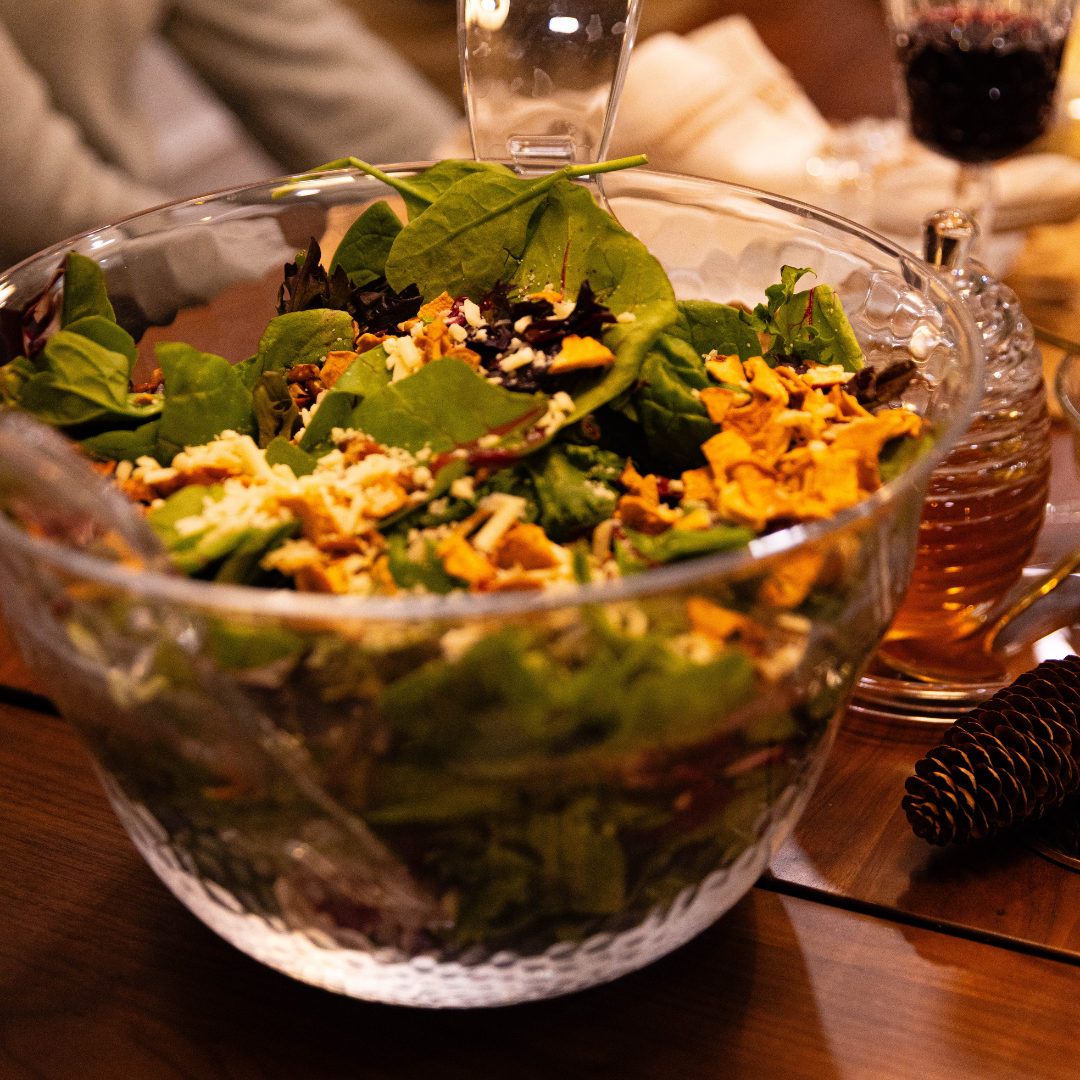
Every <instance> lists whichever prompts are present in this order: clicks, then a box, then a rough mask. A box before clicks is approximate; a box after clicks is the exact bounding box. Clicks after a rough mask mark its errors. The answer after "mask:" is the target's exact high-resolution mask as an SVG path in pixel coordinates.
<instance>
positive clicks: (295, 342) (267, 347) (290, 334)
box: [248, 308, 353, 385]
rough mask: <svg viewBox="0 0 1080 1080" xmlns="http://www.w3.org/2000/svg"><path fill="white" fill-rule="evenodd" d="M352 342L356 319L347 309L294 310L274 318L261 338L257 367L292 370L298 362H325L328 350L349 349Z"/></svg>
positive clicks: (256, 360) (263, 370) (262, 369)
mask: <svg viewBox="0 0 1080 1080" xmlns="http://www.w3.org/2000/svg"><path fill="white" fill-rule="evenodd" d="M352 344H353V321H352V316H351V315H350V314H349V313H348V312H347V311H335V310H333V309H331V308H314V309H312V310H308V311H291V312H289V313H288V314H286V315H278V316H276V317H275V318H273V319H271V320H270V323H269V325H268V326H267V327H266V330H265V331H264V332H263V336H262V338H261V339H260V340H259V351H258V353H257V355H256V359H255V361H254V366H255V367H258V369H259V373H260V374H262V372H265V371H283V372H284V371H288V370H289V368H291V367H294V366H295V365H297V364H317V365H321V364H322V363H323V361H324V360H325V359H326V355H327V353H331V352H341V351H346V350H349V349H351V348H352ZM248 378H250V374H248ZM256 378H257V376H256ZM252 385H253V383H252Z"/></svg>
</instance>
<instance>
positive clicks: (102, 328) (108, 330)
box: [67, 315, 139, 379]
mask: <svg viewBox="0 0 1080 1080" xmlns="http://www.w3.org/2000/svg"><path fill="white" fill-rule="evenodd" d="M67 329H68V330H69V331H71V333H73V334H82V336H83V337H85V338H89V339H90V340H91V341H96V342H97V343H98V344H99V345H100V346H101V347H102V348H103V349H108V350H109V351H110V352H118V353H120V354H121V355H122V356H126V357H127V358H128V378H129V379H130V378H131V372H132V371H133V370H134V368H135V361H136V360H138V358H139V354H138V351H137V350H136V348H135V339H134V338H133V337H132V336H131V335H130V334H129V333H128V332H127V331H126V330H125V329H124V328H123V327H122V326H119V325H118V324H117V323H114V322H110V320H108V319H106V318H105V316H104V315H86V316H84V317H83V318H81V319H76V320H75V322H73V323H71V324H70V325H69V326H68V327H67Z"/></svg>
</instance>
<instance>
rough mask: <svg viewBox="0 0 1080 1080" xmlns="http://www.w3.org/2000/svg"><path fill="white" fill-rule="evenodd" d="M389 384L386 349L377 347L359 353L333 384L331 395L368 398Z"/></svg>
mask: <svg viewBox="0 0 1080 1080" xmlns="http://www.w3.org/2000/svg"><path fill="white" fill-rule="evenodd" d="M389 383H390V370H389V369H388V368H387V366H386V349H384V348H383V346H382V345H377V346H376V347H375V348H374V349H369V350H368V351H367V352H364V353H361V354H360V355H359V356H358V357H357V358H356V359H355V360H354V361H353V362H352V363H351V364H350V365H349V366H348V367H347V368H346V369H345V370H344V371H343V372H342V373H341V375H340V377H339V378H338V381H337V382H336V383H334V388H333V390H331V393H337V394H352V395H353V396H354V397H368V396H370V395H371V394H375V393H378V392H379V391H380V390H382V389H383V387H384V386H387V385H389Z"/></svg>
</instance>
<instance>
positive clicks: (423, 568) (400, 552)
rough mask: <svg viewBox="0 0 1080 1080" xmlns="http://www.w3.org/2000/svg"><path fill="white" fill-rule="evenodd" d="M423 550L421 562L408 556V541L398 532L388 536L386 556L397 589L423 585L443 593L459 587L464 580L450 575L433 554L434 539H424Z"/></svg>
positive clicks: (429, 589)
mask: <svg viewBox="0 0 1080 1080" xmlns="http://www.w3.org/2000/svg"><path fill="white" fill-rule="evenodd" d="M424 546H425V552H424V559H423V561H422V562H414V561H413V560H412V559H410V558H409V550H408V542H407V540H406V539H405V537H404V536H402V535H401V534H400V533H399V534H396V535H394V536H391V537H390V540H389V544H388V548H387V558H388V561H389V565H390V573H391V575H393V578H394V581H395V583H396V584H397V586H398V588H399V589H411V588H413V587H414V586H416V585H423V587H424V588H425V589H427V590H428V592H433V593H439V594H440V595H445V594H446V593H448V592H452V591H453V590H454V589H460V588H461V587H462V585H464V584H465V582H463V581H461V580H459V579H458V578H455V577H451V576H450V575H449V574H448V573H447V572H446V571H445V570H444V569H443V566H442V563H441V562H440V561H439V558H438V556H437V555H436V554H435V547H436V544H435V541H434V540H430V539H429V540H425V542H424Z"/></svg>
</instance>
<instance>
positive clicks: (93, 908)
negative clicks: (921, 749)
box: [0, 707, 1080, 1080]
mask: <svg viewBox="0 0 1080 1080" xmlns="http://www.w3.org/2000/svg"><path fill="white" fill-rule="evenodd" d="M1078 988H1080V972H1078V971H1077V970H1076V969H1075V968H1073V967H1071V966H1068V965H1066V964H1061V963H1057V962H1055V961H1053V960H1047V959H1041V958H1036V957H1030V956H1024V955H1020V954H1017V953H1015V952H1012V951H1009V950H1007V949H1003V948H998V947H995V946H993V945H987V944H980V943H976V942H972V941H965V940H961V939H958V938H956V937H952V936H949V935H947V934H942V933H935V932H933V931H931V930H927V929H923V928H918V927H910V926H902V925H896V924H895V923H892V922H890V921H888V920H885V919H879V918H872V917H869V916H866V915H861V914H857V913H852V912H849V911H844V910H839V909H836V908H833V907H830V906H828V905H826V904H821V903H814V902H811V901H808V900H804V899H795V898H791V897H785V896H780V895H777V894H776V893H775V892H772V891H768V890H766V889H761V888H759V889H754V890H752V891H751V892H750V894H749V895H748V896H747V897H746V898H744V899H743V901H742V902H740V903H739V904H738V905H737V906H736V907H735V908H734V909H733V910H732V911H731V912H730V913H729V914H728V915H727V916H725V917H724V918H723V919H722V920H721V921H720V922H719V923H718V924H717V925H716V926H714V927H713V928H712V929H710V930H709V931H707V932H706V933H704V934H702V935H701V936H700V937H699V938H697V939H696V940H695V941H693V942H691V943H690V944H689V945H687V946H685V947H683V948H682V949H680V950H679V951H678V952H676V953H674V954H673V955H671V956H669V957H667V958H666V959H664V960H661V961H659V962H658V963H656V964H654V965H652V966H651V967H650V968H647V969H646V970H644V971H641V972H637V973H635V974H633V975H630V976H627V977H625V978H623V979H621V980H619V981H617V982H615V983H612V984H610V985H608V986H603V987H598V988H596V989H593V990H590V991H586V992H584V993H581V994H577V995H573V996H571V997H568V998H563V999H560V1000H556V1001H551V1002H542V1003H537V1004H532V1005H524V1006H516V1007H513V1008H508V1009H501V1010H491V1011H474V1012H466V1013H460V1012H453V1013H446V1012H443V1013H439V1012H425V1011H417V1010H410V1009H404V1008H393V1007H388V1006H381V1005H374V1004H369V1003H365V1002H357V1001H350V1000H347V999H343V998H338V997H334V996H333V995H330V994H328V993H325V992H323V991H320V990H316V989H313V988H311V987H308V986H304V985H301V984H299V983H296V982H293V981H291V980H289V979H287V978H285V977H284V976H282V975H278V974H277V973H275V972H273V971H270V970H269V969H266V968H263V967H261V966H260V965H258V964H256V963H255V962H254V961H252V960H250V959H248V958H247V957H245V956H244V955H242V954H241V953H239V952H238V951H236V950H235V949H233V948H232V947H231V946H230V945H228V944H226V943H225V942H223V941H221V940H220V939H218V938H216V937H215V936H214V935H213V934H212V933H211V932H210V931H209V930H207V929H206V928H205V927H203V926H202V925H201V924H200V923H198V922H197V921H196V920H195V918H194V917H193V916H192V915H190V914H189V913H188V912H187V911H186V910H185V909H184V908H183V907H181V905H180V904H179V903H178V902H177V901H176V900H175V899H173V897H172V896H171V895H170V894H169V893H168V892H167V891H166V889H165V888H164V886H162V885H161V884H159V883H158V881H157V880H156V879H155V878H154V876H153V875H152V873H151V872H150V870H149V869H148V868H147V867H146V865H145V864H144V863H143V862H142V860H141V859H140V857H139V856H138V854H137V853H136V851H135V849H134V848H133V847H132V846H131V844H130V842H129V841H128V839H127V837H126V836H125V835H124V833H123V832H122V830H121V828H120V826H119V825H118V823H117V822H116V820H115V818H114V817H113V816H112V812H111V810H110V809H109V806H108V804H107V802H106V801H105V798H104V796H103V794H102V792H101V790H100V788H99V787H98V784H97V780H96V778H95V776H94V775H93V773H92V771H91V769H90V766H89V763H88V760H87V757H86V755H85V753H84V751H83V750H82V748H81V746H80V744H79V743H78V741H77V740H76V738H75V736H74V734H73V733H72V731H71V730H70V729H69V728H68V727H67V725H66V724H65V723H64V722H63V721H61V720H58V719H55V718H52V717H43V716H40V715H38V714H34V713H30V712H27V711H24V710H18V709H13V708H10V707H0V1076H2V1077H3V1078H4V1080H72V1078H76V1077H77V1078H79V1080H114V1078H121V1077H123V1078H129V1077H130V1078H138V1080H277V1078H282V1080H285V1078H288V1080H308V1078H310V1080H316V1078H318V1080H337V1078H342V1080H344V1078H346V1077H348V1078H356V1077H363V1078H372V1080H411V1078H416V1080H419V1078H421V1077H431V1076H436V1077H440V1078H445V1080H458V1078H461V1080H465V1078H468V1080H487V1078H489V1077H490V1078H492V1080H505V1078H509V1077H513V1078H515V1080H534V1078H535V1080H541V1078H552V1077H559V1078H567V1080H577V1078H581V1080H585V1078H598V1080H603V1078H607V1077H612V1078H615V1077H619V1078H626V1077H633V1078H641V1080H653V1078H655V1080H671V1078H673V1077H680V1078H698V1077H701V1078H703V1080H704V1078H706V1077H709V1078H712V1077H731V1078H744V1077H745V1078H758V1077H769V1078H770V1080H772V1078H775V1080H788V1078H792V1080H795V1078H799V1080H803V1078H805V1080H811V1078H814V1080H823V1078H824V1080H829V1078H833V1077H837V1078H863V1077H873V1078H883V1080H893V1078H895V1080H905V1078H911V1077H915V1076H918V1077H920V1078H927V1080H936V1078H938V1077H940V1078H942V1080H945V1078H949V1080H962V1078H966V1077H971V1078H980V1080H985V1078H988V1077H989V1078H998V1077H1000V1078H1010V1080H1011V1078H1014V1077H1015V1078H1021V1077H1025V1078H1027V1077H1033V1076H1037V1077H1040V1078H1047V1080H1056V1078H1058V1077H1061V1078H1064V1077H1069V1076H1074V1075H1075V1046H1076V1042H1075V1030H1076V1023H1077V1020H1078V1019H1080V1012H1078V1010H1080V1005H1078V996H1077V989H1078Z"/></svg>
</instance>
